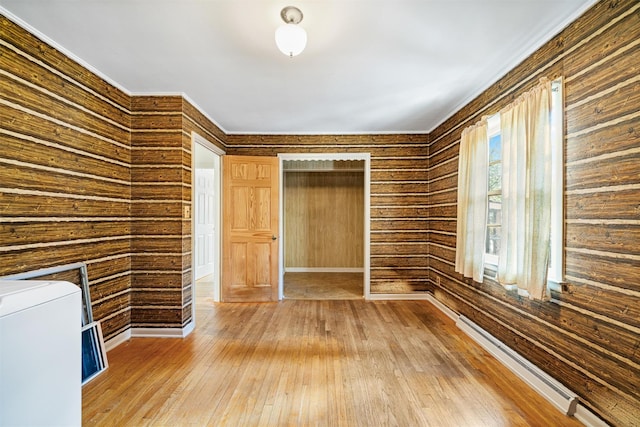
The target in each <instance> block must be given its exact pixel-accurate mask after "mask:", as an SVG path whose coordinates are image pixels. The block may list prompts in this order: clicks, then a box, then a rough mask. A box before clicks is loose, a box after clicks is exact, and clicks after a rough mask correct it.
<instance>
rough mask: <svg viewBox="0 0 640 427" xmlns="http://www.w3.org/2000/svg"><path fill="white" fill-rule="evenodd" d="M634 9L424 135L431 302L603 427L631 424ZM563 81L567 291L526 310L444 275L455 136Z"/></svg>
mask: <svg viewBox="0 0 640 427" xmlns="http://www.w3.org/2000/svg"><path fill="white" fill-rule="evenodd" d="M638 40H640V4H638V2H637V1H633V0H622V1H601V2H600V3H598V4H596V5H595V6H594V7H593V8H592V9H591V10H589V11H588V12H587V13H586V14H585V15H583V16H582V17H581V18H579V19H578V20H577V21H575V22H574V23H573V24H571V25H570V26H569V27H567V28H566V29H565V30H564V31H562V32H561V33H560V34H559V35H558V36H557V37H555V38H554V39H552V40H551V41H550V42H548V43H547V44H545V45H544V46H543V47H541V48H540V49H539V50H538V51H537V52H535V53H534V54H533V55H532V56H531V57H529V58H528V59H526V60H525V61H524V62H523V63H522V64H520V65H519V66H517V67H516V68H514V69H513V70H511V71H510V72H509V73H507V74H506V75H505V76H504V77H503V78H502V79H500V80H499V81H498V82H496V83H495V84H494V85H493V86H491V87H490V88H488V89H487V90H486V91H485V92H484V93H483V94H481V95H480V96H478V97H477V98H476V99H474V100H473V101H471V102H470V103H469V105H467V106H466V107H464V108H462V109H461V110H460V111H459V112H457V113H456V114H454V115H453V116H452V117H451V118H450V119H448V120H447V121H446V122H444V123H443V124H442V125H440V126H439V127H438V128H437V129H435V130H434V131H433V132H432V133H431V135H430V141H431V142H430V146H429V153H430V156H429V173H428V177H429V178H428V181H429V200H430V203H429V212H428V216H427V217H428V218H429V225H430V227H429V240H428V244H429V250H428V252H429V259H430V262H429V277H430V280H431V284H432V286H433V287H434V292H435V295H436V297H437V298H438V299H439V300H441V301H442V302H444V303H445V304H447V305H449V306H450V307H452V308H453V309H454V310H456V311H458V312H460V313H462V314H464V315H465V316H467V317H469V318H471V319H472V320H474V321H475V322H477V323H478V324H480V325H481V326H482V327H484V328H485V329H487V330H488V331H489V332H491V333H492V334H493V335H495V336H497V337H498V338H499V339H501V340H502V341H503V342H505V343H507V344H508V345H509V346H510V347H512V348H514V349H515V350H517V351H518V352H520V353H521V354H523V355H524V356H525V357H527V358H528V359H529V360H531V361H532V362H534V363H535V364H536V365H538V366H539V367H541V368H542V369H543V370H545V371H547V372H548V373H549V374H550V375H552V376H554V377H555V378H557V379H558V380H560V381H561V382H563V383H564V384H566V385H567V386H568V387H569V388H570V389H572V390H573V391H575V392H576V393H577V394H578V395H579V396H580V402H581V404H583V405H585V406H587V407H588V408H589V409H590V410H592V411H593V412H594V413H596V414H599V415H600V416H601V417H602V418H604V419H605V420H606V421H607V422H609V423H611V424H613V425H620V426H623V425H624V426H631V425H638V420H640V353H639V352H638V348H639V347H640V309H639V308H638V307H640V267H639V266H640V216H639V213H640V212H639V210H638V207H639V206H640V199H639V198H638V197H639V196H638V195H639V194H640V169H639V168H640V131H639V129H640V113H639V111H640V108H639V107H640V80H639V79H638V67H639V66H640V43H638ZM560 75H562V76H564V78H565V99H566V100H565V103H566V104H565V109H566V114H565V118H566V120H565V123H566V130H565V173H566V176H565V178H566V182H565V207H566V213H565V216H566V220H565V257H566V280H567V281H568V282H569V284H568V291H567V292H563V293H553V298H554V300H555V302H546V303H544V302H543V303H541V302H532V301H529V300H527V299H522V298H519V297H517V296H516V295H513V294H511V293H509V292H506V291H504V290H503V289H502V287H501V286H499V285H498V284H496V283H494V282H492V281H490V280H485V283H482V284H479V283H474V282H473V281H471V280H467V279H464V278H462V277H461V276H460V275H459V274H457V273H455V272H454V260H455V243H456V238H455V237H456V236H455V224H456V197H457V193H456V186H457V161H458V148H459V142H460V134H461V132H462V130H463V129H464V128H465V127H466V126H469V125H471V124H473V123H475V122H476V121H477V120H478V119H479V118H480V117H481V116H483V115H486V114H492V113H495V112H497V111H498V110H499V109H500V108H501V107H503V106H505V105H506V104H507V103H508V102H510V101H511V100H513V99H514V98H515V97H517V96H518V95H520V94H521V93H522V92H523V91H525V90H527V89H529V88H530V87H531V86H532V85H534V84H535V83H536V82H537V81H538V79H539V78H540V77H542V76H546V77H549V78H555V77H557V76H560Z"/></svg>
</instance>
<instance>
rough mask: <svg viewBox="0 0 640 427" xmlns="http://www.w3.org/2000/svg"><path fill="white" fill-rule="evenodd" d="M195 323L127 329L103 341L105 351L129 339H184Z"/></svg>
mask: <svg viewBox="0 0 640 427" xmlns="http://www.w3.org/2000/svg"><path fill="white" fill-rule="evenodd" d="M195 327H196V324H195V322H193V321H191V322H189V323H187V324H186V325H185V327H184V328H129V329H127V330H126V331H124V332H121V333H119V334H118V335H116V336H114V337H111V339H109V340H108V341H105V343H104V348H105V351H107V352H109V351H111V350H113V349H114V348H116V347H117V346H119V345H120V344H122V343H123V342H125V341H129V340H130V339H131V338H184V337H186V336H187V335H189V334H190V333H191V332H193V330H194V329H195Z"/></svg>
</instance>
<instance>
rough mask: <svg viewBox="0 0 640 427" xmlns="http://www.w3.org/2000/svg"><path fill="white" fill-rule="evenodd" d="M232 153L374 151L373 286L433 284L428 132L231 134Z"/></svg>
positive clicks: (403, 288) (380, 289)
mask: <svg viewBox="0 0 640 427" xmlns="http://www.w3.org/2000/svg"><path fill="white" fill-rule="evenodd" d="M226 142H227V144H228V153H229V154H236V155H253V156H276V155H277V154H278V153H370V154H371V213H370V215H371V222H370V228H371V258H370V263H371V292H372V293H398V292H400V293H404V292H414V291H426V290H429V289H430V285H429V282H428V280H427V261H428V259H427V256H426V255H427V233H428V226H427V219H426V212H427V207H428V200H427V196H428V194H427V180H426V177H427V168H428V164H427V163H428V157H427V148H428V147H427V142H428V136H427V135H229V136H228V137H227V141H226Z"/></svg>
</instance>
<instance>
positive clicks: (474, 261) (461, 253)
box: [455, 119, 489, 282]
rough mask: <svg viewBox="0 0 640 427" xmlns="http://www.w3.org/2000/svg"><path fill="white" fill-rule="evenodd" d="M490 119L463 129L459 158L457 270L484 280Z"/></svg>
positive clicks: (475, 278)
mask: <svg viewBox="0 0 640 427" xmlns="http://www.w3.org/2000/svg"><path fill="white" fill-rule="evenodd" d="M487 127H488V125H487V121H486V119H483V120H481V121H480V122H478V123H477V124H476V125H474V126H471V127H468V128H466V129H465V130H463V131H462V139H461V141H460V153H459V157H458V223H457V240H456V266H455V270H456V272H458V273H462V274H463V275H464V276H465V277H472V278H473V280H475V281H476V282H482V279H483V276H484V264H483V258H484V252H485V251H484V247H485V233H486V231H485V230H486V219H487V167H488V162H489V159H488V151H487V144H488V137H487Z"/></svg>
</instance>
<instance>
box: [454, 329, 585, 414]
mask: <svg viewBox="0 0 640 427" xmlns="http://www.w3.org/2000/svg"><path fill="white" fill-rule="evenodd" d="M456 326H458V328H460V329H461V330H462V331H464V332H465V333H466V334H467V335H469V336H470V337H471V338H472V339H473V340H475V341H476V342H477V343H478V344H480V345H481V346H482V347H483V348H484V349H485V350H487V351H488V352H489V353H491V355H493V356H494V357H495V358H496V359H498V360H499V361H500V362H502V364H504V365H505V366H506V367H507V368H509V369H510V370H511V371H512V372H513V373H515V374H516V375H518V376H519V377H520V378H521V379H522V380H523V381H525V382H526V383H527V384H529V385H530V386H531V387H532V388H534V389H535V390H536V391H537V392H538V393H540V394H541V395H542V396H543V397H544V398H545V399H547V400H548V401H549V402H551V403H552V404H553V405H554V406H555V407H557V408H558V409H559V410H560V411H562V412H564V413H565V414H567V415H568V416H573V415H574V413H575V412H576V407H577V405H578V396H576V395H575V394H574V393H573V392H572V391H571V390H569V389H568V388H566V387H565V386H564V385H562V384H561V383H560V382H558V381H557V380H556V379H555V378H552V377H551V376H549V375H548V374H547V373H546V372H544V371H542V370H541V369H540V368H538V367H537V366H535V365H534V364H532V363H531V362H529V361H528V360H527V359H525V358H524V357H522V356H521V355H519V354H518V353H516V352H515V351H513V350H512V349H511V348H509V347H508V346H507V345H505V344H504V343H502V342H501V341H500V340H498V339H497V338H496V337H494V336H493V335H491V334H489V333H488V332H487V331H485V330H484V329H482V328H481V327H480V326H478V325H477V324H475V323H474V322H472V321H471V320H469V319H468V318H467V317H465V316H459V317H458V320H457V321H456Z"/></svg>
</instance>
